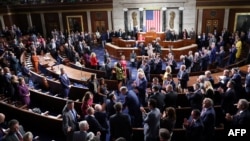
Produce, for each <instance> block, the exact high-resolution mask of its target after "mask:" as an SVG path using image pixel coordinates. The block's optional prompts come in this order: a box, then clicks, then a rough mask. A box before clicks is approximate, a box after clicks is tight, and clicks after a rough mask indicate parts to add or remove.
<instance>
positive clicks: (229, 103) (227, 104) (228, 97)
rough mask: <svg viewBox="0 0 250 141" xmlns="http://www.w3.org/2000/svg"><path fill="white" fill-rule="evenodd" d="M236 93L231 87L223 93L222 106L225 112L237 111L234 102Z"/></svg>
mask: <svg viewBox="0 0 250 141" xmlns="http://www.w3.org/2000/svg"><path fill="white" fill-rule="evenodd" d="M235 102H236V94H235V90H234V89H229V90H227V91H226V92H224V94H222V95H221V108H222V110H223V112H224V113H230V114H233V113H234V112H235V108H234V103H235Z"/></svg>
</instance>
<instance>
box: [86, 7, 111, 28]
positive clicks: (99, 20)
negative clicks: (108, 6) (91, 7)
mask: <svg viewBox="0 0 250 141" xmlns="http://www.w3.org/2000/svg"><path fill="white" fill-rule="evenodd" d="M90 15H91V25H92V32H96V31H97V30H99V31H100V32H101V31H103V30H104V31H106V30H107V29H108V14H107V11H93V12H90Z"/></svg>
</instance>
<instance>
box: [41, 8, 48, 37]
mask: <svg viewBox="0 0 250 141" xmlns="http://www.w3.org/2000/svg"><path fill="white" fill-rule="evenodd" d="M40 17H41V23H42V28H43V37H45V38H47V36H46V35H47V33H46V27H45V19H44V14H43V13H41V14H40Z"/></svg>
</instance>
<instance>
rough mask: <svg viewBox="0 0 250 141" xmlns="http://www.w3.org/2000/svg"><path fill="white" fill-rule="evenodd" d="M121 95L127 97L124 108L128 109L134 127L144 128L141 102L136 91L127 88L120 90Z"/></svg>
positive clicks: (123, 87)
mask: <svg viewBox="0 0 250 141" xmlns="http://www.w3.org/2000/svg"><path fill="white" fill-rule="evenodd" d="M120 91H121V94H123V95H124V96H125V102H124V104H123V108H126V107H127V108H128V114H129V116H130V119H131V123H132V126H133V127H141V126H142V115H141V112H140V102H139V99H138V97H137V95H136V94H135V92H134V91H132V90H129V91H128V88H127V87H125V86H122V87H121V88H120Z"/></svg>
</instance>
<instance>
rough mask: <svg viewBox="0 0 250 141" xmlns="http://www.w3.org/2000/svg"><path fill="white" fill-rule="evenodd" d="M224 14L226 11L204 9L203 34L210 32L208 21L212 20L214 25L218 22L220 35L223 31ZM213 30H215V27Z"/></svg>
mask: <svg viewBox="0 0 250 141" xmlns="http://www.w3.org/2000/svg"><path fill="white" fill-rule="evenodd" d="M224 13H225V10H224V9H204V10H203V18H202V32H206V31H208V29H207V21H209V20H210V21H211V22H212V23H211V24H212V25H213V24H215V23H214V22H218V24H217V25H218V27H217V32H218V33H220V32H221V31H222V29H223V23H224ZM212 28H214V26H213V27H212Z"/></svg>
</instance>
